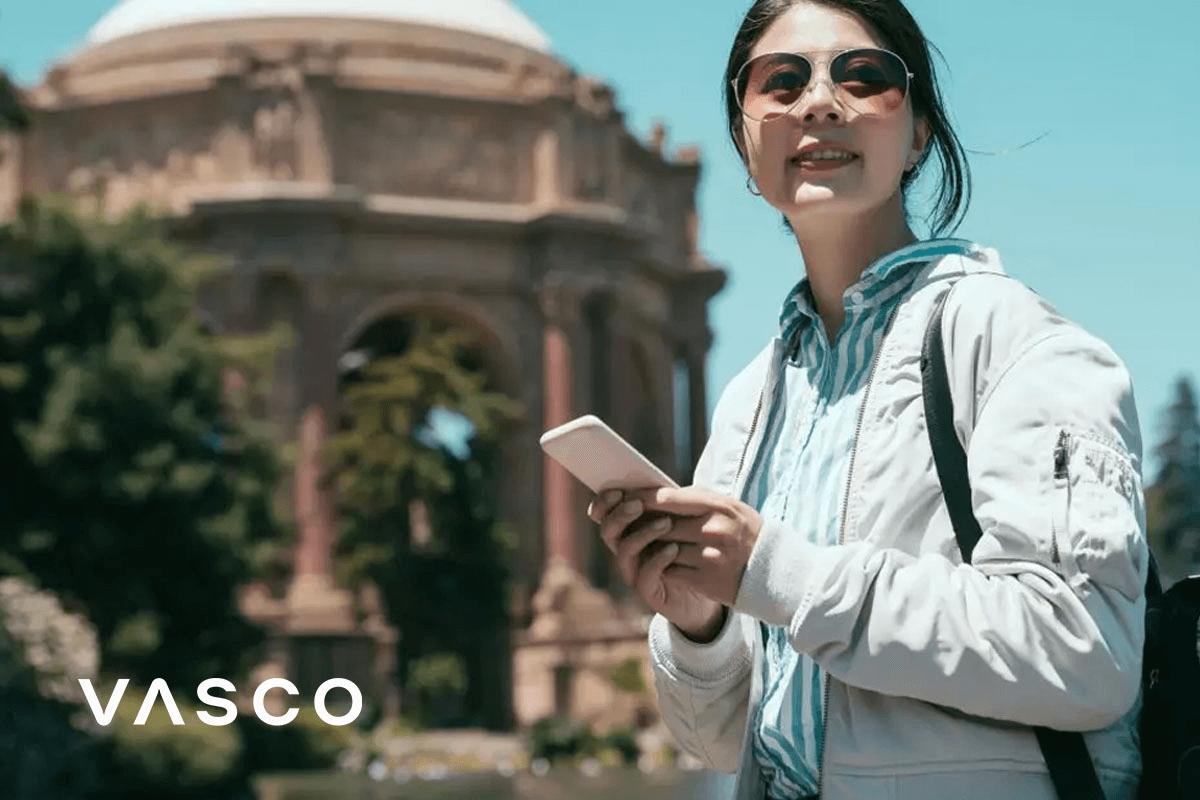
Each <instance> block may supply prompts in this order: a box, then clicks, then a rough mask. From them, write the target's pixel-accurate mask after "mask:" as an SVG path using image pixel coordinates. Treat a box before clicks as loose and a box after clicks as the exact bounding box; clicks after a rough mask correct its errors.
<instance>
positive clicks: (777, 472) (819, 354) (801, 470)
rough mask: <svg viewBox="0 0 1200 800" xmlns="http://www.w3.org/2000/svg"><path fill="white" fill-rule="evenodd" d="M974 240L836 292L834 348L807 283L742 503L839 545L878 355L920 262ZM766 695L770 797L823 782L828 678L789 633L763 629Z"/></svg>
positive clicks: (793, 309)
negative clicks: (839, 316)
mask: <svg viewBox="0 0 1200 800" xmlns="http://www.w3.org/2000/svg"><path fill="white" fill-rule="evenodd" d="M968 247H970V244H969V243H967V242H964V241H962V240H957V239H943V240H931V241H927V242H917V243H915V244H912V245H909V246H907V247H904V248H902V249H900V250H897V251H895V252H894V253H891V254H889V255H887V256H884V257H883V258H880V259H878V260H877V261H875V262H874V263H872V264H871V265H870V266H868V267H867V269H866V270H864V272H863V274H862V276H861V277H860V279H859V281H858V282H857V283H856V284H854V285H853V286H851V287H850V288H849V289H847V290H846V293H845V295H844V297H843V302H844V304H845V311H846V319H845V321H844V322H843V324H842V328H841V330H840V331H838V334H837V337H836V340H835V341H834V342H833V343H832V344H831V343H830V342H829V339H828V337H827V336H826V334H825V327H824V325H823V324H822V322H821V318H820V316H818V314H817V312H816V308H815V306H814V303H813V297H812V291H811V287H810V285H809V282H808V279H807V278H805V279H803V280H801V281H800V282H799V283H798V284H796V286H795V288H794V289H792V291H791V293H790V294H789V295H788V297H787V300H786V301H785V302H784V304H783V310H782V311H781V313H780V320H779V325H780V334H779V335H780V336H781V338H782V339H783V341H784V342H787V343H789V347H788V348H787V351H786V352H787V353H788V356H787V359H788V361H787V364H786V366H785V367H784V370H783V372H782V375H781V379H780V381H779V383H778V387H777V390H776V393H775V396H774V397H773V398H771V401H770V404H769V406H768V410H767V416H766V427H765V429H764V436H763V440H762V444H761V445H760V446H759V448H758V452H757V453H756V455H755V459H754V462H753V464H752V466H751V471H750V473H749V479H748V481H747V483H746V489H745V491H744V493H743V500H744V501H745V502H746V503H748V504H750V505H752V506H754V507H755V508H757V509H758V510H759V512H760V513H761V514H762V516H763V518H764V519H765V520H775V521H778V522H780V523H782V524H783V525H785V526H786V527H787V528H788V529H789V530H791V531H794V532H795V533H794V535H796V536H807V537H808V538H809V540H810V541H812V542H813V543H815V544H818V545H832V544H836V543H837V538H838V532H839V530H840V529H841V523H842V514H843V509H842V503H843V495H844V493H845V486H846V479H847V478H848V477H849V476H848V470H849V466H850V451H851V448H852V446H853V442H854V436H855V429H856V427H857V424H858V412H859V406H860V405H861V402H862V399H863V394H864V391H865V389H866V386H867V382H868V378H869V375H870V372H871V366H872V362H873V361H874V358H875V351H876V349H877V348H878V347H879V344H880V342H881V341H882V339H883V335H884V333H885V330H886V328H887V324H888V321H889V319H890V318H891V316H892V312H893V311H894V310H895V309H896V308H897V307H898V306H899V305H900V303H901V302H902V301H903V299H904V297H905V295H906V294H907V292H908V290H909V289H910V288H911V287H912V283H913V279H914V278H915V277H916V275H917V273H918V272H919V269H918V268H917V267H918V266H919V265H920V264H923V263H925V262H928V261H930V260H931V259H933V258H935V257H937V256H941V255H948V254H951V253H962V252H966V250H967V248H968ZM764 628H765V643H766V646H765V659H764V664H763V670H764V672H763V697H762V703H761V705H760V706H759V708H758V713H757V716H756V718H755V720H754V725H753V728H752V744H751V746H752V747H753V748H754V756H755V759H756V760H757V761H758V763H759V765H760V766H761V768H762V771H763V775H764V777H765V779H766V783H767V796H768V798H770V800H793V799H794V798H797V797H804V796H807V795H815V794H817V791H818V789H819V775H818V771H819V769H820V754H821V746H822V742H821V738H822V736H823V735H824V724H823V723H824V719H823V717H824V692H825V685H824V684H825V676H824V673H823V672H822V671H821V670H820V669H818V668H817V666H816V664H815V663H813V661H812V659H810V658H809V657H808V656H806V655H801V654H799V653H797V652H796V651H795V650H793V649H792V648H791V646H790V645H789V644H788V639H787V629H786V628H780V627H775V626H768V625H764Z"/></svg>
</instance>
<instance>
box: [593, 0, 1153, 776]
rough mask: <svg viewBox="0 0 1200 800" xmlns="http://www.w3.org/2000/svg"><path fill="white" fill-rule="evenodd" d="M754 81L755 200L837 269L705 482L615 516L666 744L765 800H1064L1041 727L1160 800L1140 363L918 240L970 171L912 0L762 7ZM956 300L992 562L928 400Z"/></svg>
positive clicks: (620, 505) (808, 304)
mask: <svg viewBox="0 0 1200 800" xmlns="http://www.w3.org/2000/svg"><path fill="white" fill-rule="evenodd" d="M725 77H726V100H727V109H728V114H729V123H730V133H731V135H732V137H733V140H734V144H735V145H736V147H737V149H738V152H739V153H740V154H741V156H742V158H743V161H744V163H745V165H746V169H747V171H748V173H749V183H750V184H751V185H752V186H753V187H756V189H752V190H754V191H755V192H756V193H761V195H762V198H763V200H765V201H766V202H768V203H770V204H771V205H772V206H773V207H775V208H776V209H778V210H779V211H780V212H781V213H782V214H783V216H784V217H785V218H786V220H787V224H788V226H789V227H790V229H791V230H792V231H793V232H794V233H795V236H796V240H797V243H798V244H799V247H800V251H801V255H802V257H803V261H804V266H805V273H806V274H805V278H804V279H803V280H801V281H800V283H799V284H798V285H797V286H796V288H795V289H794V290H793V291H792V293H791V294H790V295H789V296H788V298H787V299H786V301H785V302H784V305H783V312H782V315H781V319H780V330H779V333H778V335H777V336H776V337H775V338H774V339H773V341H772V342H771V343H770V345H768V346H767V348H766V349H765V350H763V352H762V353H760V354H759V356H758V357H756V358H755V359H754V360H753V361H752V362H751V363H750V364H749V365H748V366H747V367H746V368H745V369H744V370H743V371H742V372H741V373H740V374H739V375H738V376H737V377H736V378H734V379H733V381H732V382H731V383H730V384H729V386H727V387H726V389H725V391H724V393H723V395H722V397H721V400H720V402H719V403H718V405H717V408H716V410H715V413H714V418H713V425H712V434H711V436H710V439H709V441H708V443H707V446H706V448H705V450H704V453H703V455H702V457H701V459H700V462H699V465H698V466H697V469H696V474H695V481H694V483H695V485H694V486H692V487H688V488H683V489H678V490H666V489H664V490H658V491H650V492H627V493H625V494H624V495H622V494H621V493H620V492H614V493H609V494H608V495H605V496H602V497H597V498H595V499H594V500H593V503H592V506H591V508H590V514H591V516H592V519H593V520H595V521H596V522H598V523H600V526H601V535H602V537H603V538H604V541H605V543H606V544H607V545H608V547H609V548H610V549H611V550H612V551H613V553H614V554H615V556H616V560H617V563H618V564H619V566H620V569H621V572H622V574H623V576H624V578H625V580H627V581H628V582H629V583H630V584H631V585H632V586H633V587H635V589H636V591H637V593H638V595H639V596H640V597H641V598H642V599H643V600H644V601H645V602H647V603H648V604H649V605H650V606H651V607H652V608H653V609H654V610H655V611H656V612H657V614H656V616H655V618H654V620H653V623H652V625H651V631H650V646H651V652H652V658H653V663H654V669H655V675H656V681H657V687H658V694H659V701H660V705H661V709H662V713H663V715H664V717H665V719H666V721H667V724H668V725H669V726H670V728H671V730H672V731H673V732H674V734H675V736H676V737H677V738H678V740H679V742H680V743H681V745H682V746H683V747H684V748H685V749H687V750H688V751H690V752H691V753H693V754H694V755H696V756H697V757H699V758H701V759H702V760H703V761H705V762H706V763H707V764H708V765H710V766H711V767H713V768H715V769H719V770H723V771H726V772H734V771H736V772H737V773H738V796H739V797H744V798H755V800H761V799H762V798H764V797H765V798H770V800H782V799H783V798H789V799H791V798H800V797H809V796H817V795H820V796H821V797H822V798H824V799H825V800H842V798H885V797H886V798H898V799H900V800H907V799H908V798H919V800H931V799H935V800H936V799H940V798H965V797H972V798H1046V799H1047V800H1049V799H1050V798H1054V796H1055V795H1054V788H1053V786H1052V785H1051V782H1050V779H1049V777H1048V773H1047V768H1046V765H1045V762H1044V760H1043V758H1042V755H1041V752H1040V751H1039V749H1038V745H1037V743H1036V740H1035V738H1034V736H1033V734H1032V732H1031V729H1030V728H1029V727H1028V726H1033V725H1041V726H1046V727H1051V728H1056V729H1060V730H1068V731H1085V732H1087V733H1086V734H1085V740H1086V743H1087V745H1088V750H1089V752H1090V754H1091V756H1092V759H1093V762H1094V764H1095V765H1096V769H1097V772H1098V774H1099V777H1100V779H1101V783H1102V785H1103V787H1104V790H1105V794H1106V796H1107V797H1108V798H1110V800H1117V799H1118V798H1132V797H1133V796H1134V794H1135V792H1136V785H1137V780H1138V774H1139V770H1140V758H1139V755H1138V751H1137V744H1136V738H1135V734H1134V727H1135V725H1134V723H1135V720H1136V716H1137V707H1138V702H1137V699H1138V687H1139V678H1140V665H1141V650H1142V641H1143V635H1144V633H1143V627H1144V624H1143V614H1144V607H1145V600H1144V595H1143V589H1142V587H1143V585H1144V582H1145V577H1146V569H1147V561H1148V555H1147V550H1146V544H1145V535H1144V511H1143V507H1142V493H1141V482H1140V477H1139V471H1140V460H1141V443H1140V441H1139V433H1138V431H1139V428H1138V422H1137V415H1136V411H1135V409H1134V403H1133V396H1132V391H1131V388H1130V385H1129V377H1128V374H1127V372H1126V370H1125V368H1124V367H1123V365H1122V364H1121V362H1120V361H1119V360H1118V358H1117V357H1116V356H1115V355H1114V354H1113V352H1112V351H1111V350H1110V349H1109V348H1108V347H1107V346H1106V345H1105V344H1104V343H1102V342H1100V341H1098V340H1097V339H1095V338H1094V337H1092V336H1090V335H1089V334H1087V333H1086V332H1084V331H1083V330H1081V329H1080V328H1079V327H1077V326H1076V325H1074V324H1072V323H1070V322H1068V321H1066V320H1064V319H1063V318H1062V317H1061V316H1059V315H1058V314H1057V313H1056V312H1055V311H1054V310H1053V309H1051V308H1050V307H1048V306H1047V305H1046V304H1045V303H1043V302H1042V301H1041V300H1039V299H1038V298H1037V296H1036V295H1034V294H1033V293H1032V292H1030V291H1029V290H1028V289H1026V288H1025V287H1023V286H1021V285H1020V284H1018V283H1017V282H1016V281H1014V280H1012V279H1010V278H1008V277H1007V276H1006V275H1005V274H1004V272H1003V270H1002V268H1001V266H1000V264H999V260H998V258H997V255H996V253H995V252H994V251H992V250H989V249H985V248H982V247H980V246H977V245H974V244H971V243H970V242H966V241H962V240H957V239H932V240H928V241H918V240H917V237H916V236H914V234H913V232H912V229H911V227H910V225H909V222H908V217H907V215H906V208H905V193H906V190H907V189H908V188H909V187H910V186H911V185H912V183H913V180H914V179H915V178H916V177H917V175H918V174H919V173H920V172H921V171H922V169H923V168H926V167H927V166H928V165H929V164H930V163H931V159H930V156H931V154H934V153H936V154H937V155H938V158H937V162H938V163H939V164H940V165H941V169H942V183H941V194H940V196H939V198H938V203H937V204H936V208H935V209H934V213H933V214H932V216H933V217H934V218H935V222H936V224H935V225H934V229H935V230H939V229H942V230H944V229H946V228H948V227H951V226H952V224H953V222H954V220H956V219H957V218H959V217H960V216H961V213H962V211H963V210H964V207H965V204H966V197H967V189H966V187H967V178H966V170H965V166H964V164H963V158H962V155H961V148H960V146H959V144H958V142H957V140H956V138H955V136H954V134H953V132H952V131H951V130H950V127H949V125H948V123H947V118H946V114H945V112H944V110H943V108H942V106H941V100H940V96H939V92H938V89H937V86H936V83H935V78H934V76H933V70H932V67H931V64H930V59H929V54H928V48H927V44H926V41H925V39H924V37H923V35H922V34H921V32H920V30H919V28H918V26H917V24H916V23H915V21H914V20H913V19H912V17H911V16H910V15H909V13H908V11H907V10H906V9H905V8H904V7H903V6H902V5H901V3H900V2H899V1H898V0H821V1H820V2H810V1H807V0H799V1H798V2H797V1H796V0H792V1H791V2H789V1H788V0H759V2H756V3H755V4H754V6H753V7H752V8H751V9H750V11H749V12H748V13H747V15H746V18H745V20H744V21H743V23H742V26H741V29H740V31H739V32H738V35H737V38H736V40H735V42H734V45H733V49H732V53H731V55H730V59H729V65H728V68H727V72H726V76H725ZM946 292H950V295H949V298H948V301H947V303H946V307H945V315H944V332H943V338H944V344H945V348H946V354H947V361H948V364H949V368H948V369H949V375H950V382H951V389H952V394H953V398H954V408H955V420H954V421H955V427H956V429H957V432H958V434H959V436H960V438H961V439H962V441H963V442H964V446H965V447H966V450H967V454H968V460H969V469H968V473H969V478H970V483H971V487H972V492H973V493H972V502H973V505H974V511H975V515H976V517H977V518H978V520H979V523H980V525H981V527H982V530H983V538H982V540H981V541H980V542H979V545H978V546H977V547H976V549H975V551H974V556H973V559H972V562H971V563H970V564H964V563H963V562H962V559H961V557H960V556H959V553H958V549H957V546H956V544H955V539H954V534H953V530H952V528H951V525H950V523H949V520H948V517H947V514H946V511H945V506H944V503H943V501H942V496H941V492H940V484H939V482H938V477H937V473H936V471H935V468H934V464H933V459H932V456H931V450H930V446H929V443H928V438H927V432H926V428H925V422H924V416H923V409H922V402H921V379H920V363H919V362H920V352H921V340H922V336H923V334H924V332H925V329H926V325H927V323H928V322H929V319H930V315H931V311H932V308H933V306H934V303H935V301H936V300H937V299H938V298H939V297H940V296H941V295H942V294H944V293H946Z"/></svg>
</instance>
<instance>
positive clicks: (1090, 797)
mask: <svg viewBox="0 0 1200 800" xmlns="http://www.w3.org/2000/svg"><path fill="white" fill-rule="evenodd" d="M949 295H950V292H949V291H946V292H943V293H942V296H941V297H939V298H938V300H937V303H936V305H935V306H934V309H933V316H932V317H930V320H929V327H928V328H927V329H926V331H925V341H924V344H923V346H922V348H921V384H922V386H921V389H922V395H923V396H924V400H925V425H926V427H927V428H928V429H929V444H930V446H931V447H932V449H933V461H934V465H935V466H936V467H937V473H938V480H939V481H941V484H942V495H943V496H944V497H945V499H946V510H947V511H948V512H949V514H950V522H951V524H952V525H953V526H954V538H955V539H956V540H957V542H958V549H959V552H961V553H962V558H963V562H964V563H968V564H969V563H970V562H971V553H972V552H973V551H974V550H975V545H976V544H977V543H978V542H979V539H980V537H982V535H983V532H982V530H981V529H980V527H979V521H978V520H977V519H975V510H974V507H973V506H972V505H971V484H970V479H969V478H968V475H967V454H966V452H965V451H964V450H963V446H962V442H960V441H959V439H958V434H957V433H956V432H955V430H954V400H953V397H952V396H951V394H950V376H949V374H948V372H947V370H946V350H945V347H944V345H943V342H942V310H943V309H944V308H945V305H946V298H947V297H948V296H949ZM1033 732H1034V734H1035V735H1036V736H1037V741H1038V746H1039V747H1041V749H1042V756H1043V757H1044V758H1045V759H1046V767H1047V768H1048V769H1049V770H1050V780H1051V781H1052V782H1053V783H1054V791H1055V793H1056V794H1057V795H1058V798H1059V800H1104V790H1103V789H1102V788H1101V787H1100V779H1099V778H1098V777H1096V769H1095V767H1093V766H1092V759H1091V756H1090V755H1088V751H1087V744H1086V743H1085V742H1084V741H1083V735H1082V734H1080V733H1077V732H1074V731H1072V732H1066V731H1054V730H1050V729H1049V728H1041V727H1035V728H1034V729H1033Z"/></svg>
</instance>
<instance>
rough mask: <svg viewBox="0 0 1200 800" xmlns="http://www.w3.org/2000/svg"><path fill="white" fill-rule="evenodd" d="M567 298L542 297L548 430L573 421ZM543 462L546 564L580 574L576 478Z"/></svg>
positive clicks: (555, 292)
mask: <svg viewBox="0 0 1200 800" xmlns="http://www.w3.org/2000/svg"><path fill="white" fill-rule="evenodd" d="M565 299H566V298H565V296H564V292H563V290H562V288H561V287H551V288H548V289H546V290H545V292H544V294H543V298H542V308H543V313H544V318H545V328H544V333H543V359H544V362H545V365H544V376H545V377H544V392H545V401H544V404H543V408H544V410H545V418H544V420H543V423H544V427H545V429H546V430H549V429H550V428H553V427H555V426H557V425H562V424H563V423H565V422H568V421H570V419H571V417H572V412H573V409H574V400H573V397H572V391H571V386H572V383H573V381H574V371H573V368H572V363H571V342H570V339H569V337H568V333H567V325H566V319H565V317H566V313H565V312H566V308H565V307H564V306H565V305H566V302H565ZM543 460H544V466H543V471H542V475H543V486H544V490H543V494H544V496H545V504H546V512H545V514H546V515H545V535H546V561H547V564H548V565H549V564H551V563H553V562H555V561H561V562H563V563H565V564H567V565H568V566H570V567H571V568H572V569H573V570H575V571H576V572H578V571H579V570H580V562H579V551H578V546H577V540H576V531H575V499H576V498H575V492H576V487H575V478H574V477H572V475H571V474H570V473H569V472H567V470H566V469H564V468H563V467H562V466H561V465H559V463H558V462H557V461H554V460H553V459H551V458H549V457H547V456H543Z"/></svg>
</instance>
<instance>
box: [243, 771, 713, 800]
mask: <svg viewBox="0 0 1200 800" xmlns="http://www.w3.org/2000/svg"><path fill="white" fill-rule="evenodd" d="M730 788H731V780H730V779H729V778H728V777H727V776H724V775H717V774H714V773H710V772H703V771H699V772H688V771H684V770H677V769H660V770H655V771H653V772H650V773H643V772H641V771H639V770H636V769H605V770H603V771H601V772H600V773H599V774H597V775H594V776H588V775H584V774H582V773H580V772H579V771H577V770H574V769H567V768H562V769H553V770H551V771H550V772H549V774H547V775H545V776H543V777H537V776H534V775H531V774H528V773H519V774H517V775H513V776H509V777H505V776H502V775H498V774H474V775H450V776H447V777H445V778H442V779H440V780H425V779H422V778H412V779H409V780H404V781H395V780H392V779H390V778H389V779H385V780H381V781H374V780H371V779H369V778H367V777H365V776H361V775H337V774H330V775H325V774H307V775H289V776H272V777H269V778H264V779H262V780H261V781H260V782H259V787H258V798H259V800H459V798H462V800H610V799H611V798H619V800H724V798H727V797H728V796H729V791H730Z"/></svg>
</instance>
